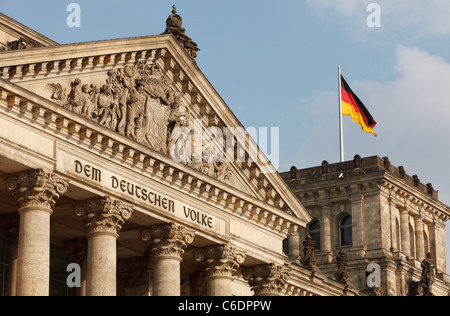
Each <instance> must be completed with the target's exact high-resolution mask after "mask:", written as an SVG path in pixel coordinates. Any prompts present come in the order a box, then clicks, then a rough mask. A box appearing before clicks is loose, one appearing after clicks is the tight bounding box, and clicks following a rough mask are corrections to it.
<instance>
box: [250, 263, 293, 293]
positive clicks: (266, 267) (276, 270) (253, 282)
mask: <svg viewBox="0 0 450 316" xmlns="http://www.w3.org/2000/svg"><path fill="white" fill-rule="evenodd" d="M243 276H244V279H245V280H247V281H248V283H249V285H250V286H251V288H252V290H253V292H254V293H255V296H284V292H285V290H286V286H287V281H288V280H289V277H290V276H289V273H288V271H287V270H286V269H285V268H284V267H282V266H279V265H276V264H274V263H270V264H262V265H256V266H252V267H249V268H245V269H244V270H243Z"/></svg>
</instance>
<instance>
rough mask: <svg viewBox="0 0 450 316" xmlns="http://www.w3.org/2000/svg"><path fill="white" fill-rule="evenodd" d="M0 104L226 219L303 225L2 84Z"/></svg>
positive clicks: (276, 226) (280, 229)
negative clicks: (217, 210) (170, 186)
mask: <svg viewBox="0 0 450 316" xmlns="http://www.w3.org/2000/svg"><path fill="white" fill-rule="evenodd" d="M0 104H2V106H5V107H7V111H6V113H8V115H9V116H13V117H14V118H15V119H17V120H21V121H23V122H24V123H26V124H30V121H32V124H33V126H45V131H46V132H47V133H50V134H52V135H53V136H54V137H57V138H59V139H62V140H64V141H68V140H70V141H71V143H72V145H76V146H79V147H80V148H84V149H85V150H89V151H91V152H94V153H97V154H98V155H100V156H112V157H115V159H116V160H117V161H120V163H121V164H126V165H128V166H131V167H132V168H133V169H134V168H135V169H136V170H147V171H148V175H151V176H152V177H153V178H155V180H157V181H159V182H162V183H171V184H175V185H173V188H174V189H176V190H179V191H181V192H183V193H185V194H192V193H196V194H197V196H198V197H199V198H200V199H201V200H203V201H204V202H206V203H210V204H212V205H214V206H215V205H221V207H222V209H223V211H225V212H226V213H228V214H229V215H231V216H237V217H239V218H240V219H244V220H247V221H250V222H252V223H255V224H257V225H258V226H260V227H265V228H266V229H268V230H270V231H273V232H277V233H278V234H282V235H287V234H288V233H289V232H291V231H295V230H297V229H298V228H299V227H304V226H305V225H306V222H305V221H304V220H302V219H299V218H296V217H295V216H293V215H290V214H288V213H286V212H284V211H282V210H280V209H278V208H276V207H274V206H272V205H269V204H267V203H266V202H264V201H261V200H258V199H257V198H254V197H252V196H250V195H248V194H246V193H244V192H242V191H239V190H236V189H235V188H233V187H231V186H230V185H227V184H225V183H223V182H221V181H218V180H215V179H214V178H211V177H209V176H207V175H205V174H203V173H201V172H199V171H197V170H195V169H193V168H191V167H188V166H185V165H183V164H179V163H176V162H174V161H173V160H172V159H170V157H168V156H165V155H163V154H161V153H159V152H156V151H153V150H152V149H150V148H148V147H146V146H143V145H141V144H138V143H136V142H134V141H132V140H131V139H129V138H127V137H124V136H122V135H120V134H118V133H114V132H112V131H111V130H109V129H108V128H106V127H104V126H101V125H99V124H97V123H95V122H93V121H90V120H88V119H85V118H84V117H82V116H80V115H77V114H75V113H73V112H72V111H69V110H67V109H65V108H62V107H60V106H58V105H57V104H55V103H53V102H50V101H49V100H47V99H45V98H42V97H40V96H38V95H36V94H33V93H31V92H30V91H28V90H25V89H23V88H21V87H18V86H17V85H15V84H12V83H10V82H8V81H5V80H2V79H0ZM30 119H31V120H30Z"/></svg>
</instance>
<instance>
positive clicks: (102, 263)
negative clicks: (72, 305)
mask: <svg viewBox="0 0 450 316" xmlns="http://www.w3.org/2000/svg"><path fill="white" fill-rule="evenodd" d="M87 267H88V269H87V276H86V277H87V280H88V282H87V287H86V295H87V296H115V295H116V237H115V236H112V235H106V234H105V235H102V234H96V235H91V236H90V238H88V257H87Z"/></svg>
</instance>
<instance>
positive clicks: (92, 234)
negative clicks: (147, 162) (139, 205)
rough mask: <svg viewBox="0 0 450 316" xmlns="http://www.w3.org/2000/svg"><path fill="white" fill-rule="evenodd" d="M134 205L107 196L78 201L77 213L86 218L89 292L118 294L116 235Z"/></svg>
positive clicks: (87, 291)
mask: <svg viewBox="0 0 450 316" xmlns="http://www.w3.org/2000/svg"><path fill="white" fill-rule="evenodd" d="M132 213H133V206H131V205H128V204H125V203H122V202H121V201H118V200H114V199H112V198H111V197H108V196H105V197H103V198H98V199H90V200H87V201H84V202H79V203H78V204H77V205H76V206H75V214H76V215H77V216H79V217H81V218H82V219H83V222H84V232H85V235H86V238H87V239H88V251H87V276H86V278H87V280H86V283H87V284H86V295H87V296H116V294H117V289H116V286H117V284H116V282H117V281H116V271H117V256H116V254H117V244H116V243H117V238H119V234H120V230H121V229H122V226H123V224H124V223H125V221H126V220H128V219H130V217H131V215H132Z"/></svg>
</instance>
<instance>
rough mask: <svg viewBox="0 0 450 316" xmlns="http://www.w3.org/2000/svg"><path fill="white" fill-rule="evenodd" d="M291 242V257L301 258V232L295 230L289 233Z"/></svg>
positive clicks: (292, 258)
mask: <svg viewBox="0 0 450 316" xmlns="http://www.w3.org/2000/svg"><path fill="white" fill-rule="evenodd" d="M288 244H289V259H290V260H295V259H297V260H299V259H300V234H299V232H298V231H297V230H296V231H293V232H291V233H290V234H289V235H288Z"/></svg>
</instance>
